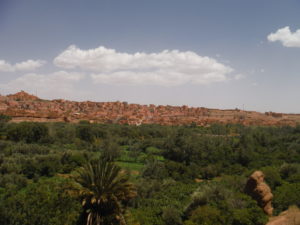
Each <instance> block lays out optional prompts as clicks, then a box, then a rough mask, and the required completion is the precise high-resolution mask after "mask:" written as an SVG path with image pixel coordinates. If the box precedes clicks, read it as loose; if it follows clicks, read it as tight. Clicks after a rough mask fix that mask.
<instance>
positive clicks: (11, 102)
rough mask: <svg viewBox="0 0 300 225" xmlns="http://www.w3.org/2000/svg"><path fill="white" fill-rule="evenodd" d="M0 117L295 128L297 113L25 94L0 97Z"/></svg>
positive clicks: (41, 120) (299, 117)
mask: <svg viewBox="0 0 300 225" xmlns="http://www.w3.org/2000/svg"><path fill="white" fill-rule="evenodd" d="M0 114H6V115H9V116H11V117H12V118H13V119H12V121H13V122H19V121H39V122H46V121H65V122H78V121H80V120H89V121H90V122H98V123H118V124H132V125H140V124H161V125H182V124H192V123H194V124H196V125H201V126H206V125H209V124H212V123H222V124H227V123H239V124H244V125H292V126H294V125H296V124H297V123H300V114H282V113H273V112H267V113H259V112H254V111H243V110H239V109H229V110H218V109H208V108H203V107H188V106H168V105H167V106H162V105H158V106H157V105H152V104H151V105H139V104H128V103H127V102H91V101H84V102H75V101H68V100H63V99H56V100H44V99H40V98H38V97H36V96H33V95H30V94H28V93H26V92H24V91H21V92H18V93H16V94H12V95H7V96H0Z"/></svg>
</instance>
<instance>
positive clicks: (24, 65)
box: [0, 59, 46, 72]
mask: <svg viewBox="0 0 300 225" xmlns="http://www.w3.org/2000/svg"><path fill="white" fill-rule="evenodd" d="M45 63H46V62H45V61H43V60H31V59H29V60H27V61H23V62H20V63H16V64H10V63H9V62H6V61H5V60H0V72H17V71H33V70H36V69H37V68H40V67H42V66H43V65H44V64H45Z"/></svg>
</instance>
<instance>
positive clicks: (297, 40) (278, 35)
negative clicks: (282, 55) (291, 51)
mask: <svg viewBox="0 0 300 225" xmlns="http://www.w3.org/2000/svg"><path fill="white" fill-rule="evenodd" d="M267 38H268V40H269V41H270V42H275V41H279V42H281V44H282V45H283V46H285V47H298V48H299V47H300V29H298V30H296V31H295V32H292V31H291V30H290V27H289V26H286V27H283V28H280V29H278V30H277V31H276V32H275V33H271V34H269V35H268V37H267Z"/></svg>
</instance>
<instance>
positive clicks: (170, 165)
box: [0, 115, 300, 225]
mask: <svg viewBox="0 0 300 225" xmlns="http://www.w3.org/2000/svg"><path fill="white" fill-rule="evenodd" d="M9 119H10V118H8V117H6V116H4V115H1V116H0V224H3V225H17V224H22V225H23V224H24V225H27V224H28V225H47V224H49V225H50V224H51V225H81V224H90V225H91V224H125V222H126V224H128V225H138V224H141V225H169V224H170V225H196V224H214V225H216V224H228V225H230V224H231V225H244V224H245V225H246V224H247V225H251V224H253V225H254V224H256V225H259V224H265V223H266V221H267V217H266V216H265V214H264V213H263V211H262V210H261V208H260V207H259V206H257V204H256V202H255V201H254V200H253V199H251V198H250V197H249V196H247V195H246V194H245V193H244V186H245V183H246V179H247V177H248V176H249V175H250V174H251V173H252V172H253V171H254V170H262V171H263V172H264V173H265V174H266V181H267V182H268V184H269V185H270V187H271V188H272V192H273V194H274V201H273V202H274V208H275V213H276V214H278V213H280V212H281V211H283V210H286V209H287V208H288V207H289V206H291V205H298V206H300V205H299V202H300V199H299V196H300V195H299V193H300V175H299V174H300V163H299V162H300V126H298V127H244V126H241V125H218V124H215V125H212V126H210V127H197V126H195V125H191V126H159V125H141V126H128V125H115V124H89V123H88V122H86V121H82V122H80V123H78V124H69V123H32V122H23V123H18V124H16V123H9ZM129 175H130V177H129ZM87 222H88V223H87Z"/></svg>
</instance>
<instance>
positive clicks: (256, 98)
mask: <svg viewBox="0 0 300 225" xmlns="http://www.w3.org/2000/svg"><path fill="white" fill-rule="evenodd" d="M299 11H300V2H299V1H296V0H294V1H291V0H286V1H282V0H280V1H279V0H251V1H241V0H226V1H220V0H207V1H201V0H197V1H196V0H195V1H192V0H190V1H189V0H187V1H182V0H163V1H162V0H151V1H146V0H123V1H117V0H109V1H108V0H107V1H104V0H95V1H94V0H86V1H83V0H51V1H46V0H26V1H22V0H18V1H17V0H0V94H8V93H14V92H17V91H19V90H25V91H28V92H30V93H33V94H35V93H37V94H38V95H39V96H40V97H43V98H49V99H53V98H67V99H73V100H87V99H89V100H94V101H116V100H120V101H128V102H131V103H142V104H150V103H154V104H165V105H166V104H169V105H183V104H185V105H190V106H204V107H210V108H236V107H237V108H244V109H247V110H256V111H262V112H263V111H277V112H293V113H299V112H300V105H299V104H297V102H298V101H297V100H298V99H299V98H300V90H299V84H300V63H299V59H300V31H299V32H298V33H297V30H298V29H300V23H299V21H300V14H299ZM287 27H288V28H287ZM270 34H273V36H272V35H270ZM100 46H102V47H100Z"/></svg>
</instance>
